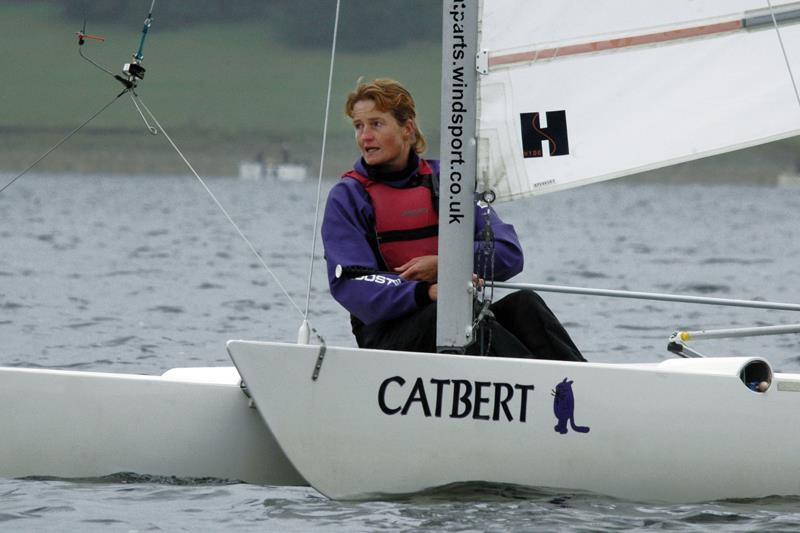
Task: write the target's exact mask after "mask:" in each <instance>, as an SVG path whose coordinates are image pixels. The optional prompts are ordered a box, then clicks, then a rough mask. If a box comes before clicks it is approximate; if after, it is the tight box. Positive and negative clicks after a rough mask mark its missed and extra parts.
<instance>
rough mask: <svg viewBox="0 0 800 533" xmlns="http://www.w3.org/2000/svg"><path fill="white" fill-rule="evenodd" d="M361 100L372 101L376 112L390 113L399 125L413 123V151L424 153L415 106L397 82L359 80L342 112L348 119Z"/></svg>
mask: <svg viewBox="0 0 800 533" xmlns="http://www.w3.org/2000/svg"><path fill="white" fill-rule="evenodd" d="M361 100H372V101H373V102H375V107H376V108H377V109H378V111H381V112H383V113H391V115H392V116H393V117H394V118H395V120H397V122H399V123H400V124H401V125H404V124H405V123H406V122H408V121H409V120H411V121H413V123H414V151H415V152H416V153H418V154H421V153H423V152H425V150H426V149H427V148H428V143H427V141H426V140H425V136H424V135H423V134H422V131H420V129H419V126H417V120H416V119H417V106H416V104H415V103H414V98H413V97H412V96H411V93H410V92H408V89H406V88H405V87H403V85H402V84H401V83H400V82H399V81H395V80H391V79H388V78H378V79H375V80H372V81H370V82H364V81H362V80H361V79H359V80H358V83H357V85H356V88H355V89H354V90H353V91H352V92H351V93H350V94H348V95H347V102H346V103H345V105H344V112H345V114H346V115H347V116H348V117H350V118H353V107H354V106H355V105H356V102H359V101H361Z"/></svg>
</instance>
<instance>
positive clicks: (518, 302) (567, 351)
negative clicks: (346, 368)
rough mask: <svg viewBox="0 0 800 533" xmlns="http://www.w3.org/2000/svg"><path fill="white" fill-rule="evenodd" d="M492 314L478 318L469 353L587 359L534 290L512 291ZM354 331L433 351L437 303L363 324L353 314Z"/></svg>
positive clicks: (368, 341) (365, 338)
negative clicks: (397, 315)
mask: <svg viewBox="0 0 800 533" xmlns="http://www.w3.org/2000/svg"><path fill="white" fill-rule="evenodd" d="M489 309H490V310H491V311H492V314H493V315H494V317H487V318H485V319H484V320H483V322H482V323H481V326H480V327H481V330H480V332H479V333H478V335H477V340H476V342H474V343H473V344H472V345H471V346H469V347H468V348H467V353H468V354H470V355H488V356H499V357H523V358H529V359H554V360H559V361H586V359H584V357H583V355H581V352H580V350H578V347H577V346H575V343H574V342H572V339H571V338H570V336H569V333H567V330H565V329H564V326H562V325H561V322H559V321H558V318H556V316H555V314H553V312H552V311H551V310H550V308H549V307H547V304H546V303H545V302H544V300H543V299H542V298H541V296H539V295H538V294H536V293H535V292H533V291H530V290H522V291H517V292H514V293H511V294H509V295H507V296H505V297H504V298H502V299H500V300H499V301H497V302H494V303H493V304H492V305H491V306H490V308H489ZM353 334H354V335H355V337H356V342H357V343H358V345H359V347H361V348H376V349H383V350H400V351H412V352H431V353H435V352H436V304H435V303H431V304H430V305H428V306H427V307H424V308H423V309H420V310H419V311H417V312H416V313H412V314H411V315H408V316H404V317H401V318H397V319H394V320H387V321H384V322H378V323H375V324H369V325H365V324H362V323H360V322H358V321H356V320H353Z"/></svg>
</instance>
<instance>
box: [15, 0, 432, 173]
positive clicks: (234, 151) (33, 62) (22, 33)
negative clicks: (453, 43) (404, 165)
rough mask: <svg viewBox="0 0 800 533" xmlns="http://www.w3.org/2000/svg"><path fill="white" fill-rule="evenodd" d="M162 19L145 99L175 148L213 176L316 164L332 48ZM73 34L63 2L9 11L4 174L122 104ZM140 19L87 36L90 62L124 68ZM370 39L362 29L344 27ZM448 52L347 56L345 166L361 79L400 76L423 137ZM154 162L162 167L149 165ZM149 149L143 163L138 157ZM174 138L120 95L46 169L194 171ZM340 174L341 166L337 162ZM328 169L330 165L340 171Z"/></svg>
mask: <svg viewBox="0 0 800 533" xmlns="http://www.w3.org/2000/svg"><path fill="white" fill-rule="evenodd" d="M157 15H158V13H156V17H155V20H154V22H153V27H152V29H151V32H150V34H149V36H148V38H147V43H146V46H145V54H144V55H145V58H144V65H145V67H146V68H147V72H146V74H145V79H144V81H143V82H142V83H141V84H140V87H139V90H138V92H139V94H140V96H141V97H142V99H143V100H144V101H145V103H146V104H147V105H148V107H149V108H150V109H151V110H152V111H153V113H154V114H155V115H156V117H157V118H158V119H159V121H160V122H161V123H162V124H163V125H164V127H165V128H167V130H168V132H169V133H170V135H171V136H172V137H173V138H174V139H175V141H176V142H177V143H178V144H179V145H180V146H181V147H182V148H184V149H185V150H186V153H187V156H188V157H189V159H190V160H191V161H193V162H195V161H196V162H197V166H198V170H200V169H201V168H202V169H203V170H204V171H205V172H206V173H208V174H218V173H223V174H230V173H233V172H235V165H236V164H237V163H238V161H239V160H241V159H246V158H252V157H254V156H255V155H256V154H258V153H263V154H264V155H265V157H270V156H273V157H278V156H279V152H281V151H282V150H283V148H284V147H288V149H289V151H290V153H291V158H292V159H293V160H297V161H308V162H312V163H316V162H317V160H318V159H319V151H320V143H321V136H322V126H323V122H324V111H325V96H326V85H327V80H328V69H329V60H330V52H329V51H328V50H298V49H289V48H287V47H286V46H284V45H283V43H281V42H280V41H279V40H277V39H276V38H274V37H273V36H272V35H271V34H270V32H269V31H268V29H267V25H266V24H265V21H263V20H251V21H247V22H242V23H224V24H222V23H220V24H214V25H207V26H197V27H192V28H191V29H187V30H171V31H162V30H160V29H159V26H158V17H157ZM78 29H80V28H79V27H73V25H71V24H70V23H68V22H66V21H65V20H63V19H62V18H61V17H60V14H59V11H58V10H57V9H56V8H55V7H54V6H53V5H51V4H39V3H31V4H23V3H6V4H0V32H2V34H3V35H4V38H5V41H6V42H9V43H13V45H12V47H11V48H10V49H8V50H5V51H4V54H2V55H0V72H3V88H2V94H3V105H2V106H0V168H2V169H4V170H6V171H11V172H13V171H14V170H17V169H21V168H24V166H26V165H27V164H29V163H30V162H31V161H33V160H35V159H36V157H38V156H39V155H40V154H41V153H43V152H44V151H45V150H46V149H47V148H49V147H50V146H52V144H53V143H55V142H57V140H58V139H59V138H61V137H62V136H63V135H65V134H66V133H68V132H69V131H70V130H72V129H73V128H74V127H76V126H77V125H79V124H80V123H81V122H83V121H84V120H86V119H87V118H88V117H89V116H91V115H92V114H93V113H94V112H95V111H96V110H97V109H99V108H100V107H102V105H104V104H105V103H106V102H108V101H110V100H111V99H112V98H113V97H114V95H116V94H117V93H118V92H119V91H120V89H121V85H119V84H118V82H116V81H115V80H113V79H112V78H111V77H110V76H108V75H107V74H105V73H103V72H101V71H99V70H98V69H96V68H94V67H93V66H91V65H90V64H89V63H87V62H86V61H84V60H83V59H81V58H80V57H79V56H78V47H77V43H76V40H75V31H76V30H78ZM140 29H141V21H140V20H131V21H120V24H119V25H115V26H106V27H98V26H97V25H96V24H95V25H93V24H92V21H91V20H90V21H88V23H87V32H88V33H96V34H101V35H103V36H105V37H106V41H105V42H103V43H97V42H94V41H88V43H87V45H85V46H84V48H83V51H84V53H85V54H86V55H88V56H89V57H91V58H92V59H94V60H96V61H97V62H99V63H101V64H103V65H104V66H106V67H107V68H108V69H109V70H112V71H114V72H117V71H118V70H119V68H120V67H121V66H122V63H124V62H126V61H129V59H130V56H131V52H132V51H133V50H134V49H135V48H136V46H137V45H138V38H139V31H140ZM340 31H357V28H340ZM439 50H440V49H439V47H438V46H435V45H430V44H412V45H409V46H405V47H402V48H395V49H389V50H379V49H376V48H375V47H374V46H372V45H370V44H369V43H367V45H366V46H365V50H364V52H363V53H352V52H350V53H347V52H342V53H338V54H337V58H336V65H335V70H334V80H333V93H332V98H333V99H332V102H331V113H330V123H329V132H330V135H331V137H330V143H331V144H330V148H331V150H330V151H329V156H328V161H329V162H330V163H331V168H340V167H342V166H346V165H347V164H349V163H350V162H351V160H352V159H353V158H354V156H355V151H354V148H353V145H352V133H351V127H350V125H349V123H348V121H347V120H346V119H345V118H344V116H343V112H342V108H343V105H344V98H345V95H346V94H347V92H348V91H349V90H351V89H352V87H353V86H354V85H355V82H356V80H357V79H358V78H359V77H362V76H363V77H366V78H373V77H378V76H388V77H395V78H397V79H401V80H403V81H404V82H405V83H406V84H407V85H408V86H409V88H410V89H411V90H412V92H413V93H414V94H415V96H416V98H417V100H418V105H419V113H420V117H421V122H422V127H423V129H427V130H430V129H431V125H433V124H436V123H438V119H439V111H438V110H439V69H440V61H441V59H440V52H439ZM145 151H146V153H147V158H148V159H149V162H148V163H143V162H142V161H141V160H140V159H139V154H141V153H142V152H145ZM132 153H133V154H135V155H132ZM176 160H177V156H175V155H174V154H171V153H170V149H169V146H168V145H167V143H166V141H165V140H164V139H162V138H157V137H151V136H150V135H148V134H147V133H146V130H145V128H144V125H143V124H142V121H141V119H140V117H139V115H138V113H137V112H136V110H135V109H134V107H133V105H132V104H131V102H130V101H128V100H125V99H123V100H120V101H119V102H117V103H115V104H114V105H113V106H112V107H111V108H109V109H108V110H107V111H105V112H104V113H103V114H102V115H100V116H99V117H98V118H97V119H95V120H94V121H93V122H92V123H91V124H90V125H89V126H87V127H86V128H85V130H83V131H81V132H80V133H79V134H78V135H76V136H75V137H74V138H73V139H71V140H70V141H69V142H68V143H67V144H65V145H64V146H63V147H62V148H61V149H59V150H58V151H57V152H56V153H54V154H53V155H52V156H51V157H49V158H48V159H47V160H45V161H44V162H43V163H42V166H41V168H42V169H45V170H57V169H64V168H67V169H70V170H89V169H92V168H95V169H96V170H98V171H117V170H119V169H120V167H121V166H123V164H124V165H129V166H132V168H135V169H137V170H147V169H150V170H152V171H157V172H173V171H178V170H181V169H180V164H178V165H176V164H175V163H174V161H176ZM334 165H335V167H334ZM326 166H327V165H326Z"/></svg>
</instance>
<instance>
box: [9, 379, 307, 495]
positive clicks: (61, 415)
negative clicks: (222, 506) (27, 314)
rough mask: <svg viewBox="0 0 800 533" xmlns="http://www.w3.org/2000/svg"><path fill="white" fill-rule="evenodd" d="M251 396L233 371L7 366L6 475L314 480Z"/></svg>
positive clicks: (299, 482)
mask: <svg viewBox="0 0 800 533" xmlns="http://www.w3.org/2000/svg"><path fill="white" fill-rule="evenodd" d="M228 374H229V372H228ZM248 403H249V401H248V399H247V398H246V397H245V395H244V394H243V393H242V391H241V389H240V387H239V386H238V384H236V383H232V382H231V380H230V379H227V378H226V379H222V380H220V381H219V382H218V383H214V382H213V379H209V376H206V378H205V380H203V381H192V380H191V379H187V378H186V377H185V376H184V377H183V378H182V379H171V378H168V377H161V376H139V375H128V374H108V373H93V372H72V371H56V370H38V369H21V368H0V427H2V428H3V429H2V435H3V436H2V438H0V476H3V477H24V476H55V477H64V478H74V477H80V478H85V477H98V476H104V475H109V474H113V473H117V472H136V473H139V474H150V475H159V476H178V477H214V478H220V479H230V480H241V481H246V482H251V483H264V484H275V485H304V484H306V483H305V481H304V480H303V479H302V477H301V476H300V475H299V474H298V473H297V471H296V470H295V469H294V468H293V467H292V466H291V465H290V464H289V462H288V460H287V459H286V457H285V455H284V454H283V452H281V450H280V448H279V447H278V446H277V444H276V442H275V439H274V437H273V436H272V434H271V433H270V431H269V430H268V429H267V427H266V426H265V425H264V423H263V421H262V420H261V419H260V417H259V416H258V413H256V410H255V409H253V408H250V407H249V406H248Z"/></svg>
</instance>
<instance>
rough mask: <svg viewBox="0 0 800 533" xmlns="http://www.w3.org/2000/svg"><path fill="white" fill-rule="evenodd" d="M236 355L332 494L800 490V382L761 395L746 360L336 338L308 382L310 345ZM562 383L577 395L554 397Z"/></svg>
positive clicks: (279, 426)
mask: <svg viewBox="0 0 800 533" xmlns="http://www.w3.org/2000/svg"><path fill="white" fill-rule="evenodd" d="M228 351H229V352H230V354H231V356H232V358H233V360H234V362H235V364H236V366H237V368H238V369H239V372H240V373H241V374H242V376H244V378H245V381H246V382H247V384H248V387H249V389H250V391H251V394H252V395H253V398H254V399H255V401H256V404H257V405H258V407H259V411H260V413H261V414H262V416H263V417H264V419H265V421H266V422H267V424H268V425H269V427H270V429H271V430H272V431H273V433H274V435H275V436H276V438H277V440H278V442H279V444H280V446H281V447H282V449H283V450H284V451H285V452H286V454H287V456H288V457H289V460H290V461H291V462H292V463H293V464H294V465H295V466H296V467H297V469H298V471H299V472H301V474H302V475H303V476H304V477H305V479H307V480H308V482H309V483H310V484H311V485H312V486H314V487H315V488H316V489H317V490H319V491H320V492H322V493H324V494H326V495H328V496H329V497H332V498H361V497H371V496H374V495H378V494H387V493H390V494H401V493H411V492H416V491H420V490H424V489H427V488H431V487H437V486H442V485H446V484H449V483H454V482H467V481H487V482H498V483H513V484H519V485H528V486H540V487H553V488H559V489H566V490H589V491H593V492H597V493H601V494H607V495H610V496H615V497H622V498H627V499H634V500H647V501H668V502H690V501H705V500H715V499H723V498H741V497H761V496H768V495H773V494H787V495H788V494H800V456H798V455H797V453H796V443H797V442H798V439H800V424H797V423H796V422H794V419H795V418H796V413H797V412H798V410H800V394H797V393H796V392H787V391H790V390H791V389H794V390H800V387H797V386H794V387H784V388H783V389H781V387H780V385H781V382H780V381H779V378H780V380H784V381H785V382H788V381H791V380H793V379H794V378H797V380H795V381H800V376H788V375H784V376H781V375H777V376H775V380H776V381H778V383H777V384H776V383H773V384H772V386H771V387H770V388H769V389H768V390H767V392H765V393H757V392H754V391H752V390H750V389H748V388H747V386H745V384H744V383H743V382H742V380H741V379H740V377H739V374H740V371H741V368H743V366H744V365H748V364H749V363H750V362H751V361H748V360H747V358H720V359H702V360H688V359H671V360H667V361H664V362H663V363H658V364H642V365H614V364H600V363H564V362H550V361H530V360H515V359H498V358H493V359H489V358H480V357H463V356H448V355H435V356H433V355H429V354H412V353H401V352H385V351H367V350H357V349H350V348H332V347H329V348H328V349H327V352H326V356H325V362H324V364H323V366H322V370H321V372H320V376H319V380H318V381H316V382H313V381H312V380H311V373H312V370H313V368H314V364H315V362H316V357H317V351H318V347H316V346H297V345H281V344H273V343H256V342H245V341H231V342H229V344H228ZM758 363H759V364H760V365H764V363H763V362H761V361H758ZM769 377H770V378H771V375H770V376H769ZM567 382H570V383H569V384H568V385H569V388H570V389H571V400H570V401H567V400H566V399H562V400H560V401H559V402H557V401H556V397H555V396H554V394H555V393H559V394H560V393H561V392H562V391H561V390H560V389H563V388H564V387H566V385H562V386H561V387H559V385H560V384H566V383H567ZM776 385H778V386H776ZM523 391H527V392H523ZM562 396H563V395H562ZM298 421H302V422H298Z"/></svg>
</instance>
